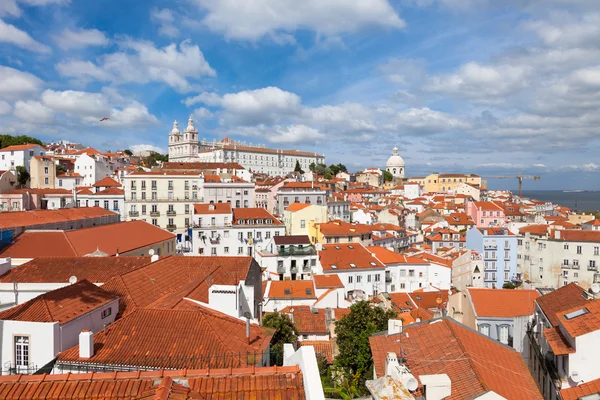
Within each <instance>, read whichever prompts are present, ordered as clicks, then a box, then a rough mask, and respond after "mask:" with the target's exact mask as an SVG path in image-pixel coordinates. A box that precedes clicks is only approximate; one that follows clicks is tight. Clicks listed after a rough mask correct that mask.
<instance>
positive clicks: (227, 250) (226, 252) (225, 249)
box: [215, 247, 229, 254]
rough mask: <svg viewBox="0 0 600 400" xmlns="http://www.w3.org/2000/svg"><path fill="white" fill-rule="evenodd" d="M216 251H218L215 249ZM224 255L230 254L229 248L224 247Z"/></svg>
mask: <svg viewBox="0 0 600 400" xmlns="http://www.w3.org/2000/svg"><path fill="white" fill-rule="evenodd" d="M215 250H216V249H215ZM223 253H225V254H229V247H224V248H223Z"/></svg>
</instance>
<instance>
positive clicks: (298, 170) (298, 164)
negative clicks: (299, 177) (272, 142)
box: [294, 160, 304, 174]
mask: <svg viewBox="0 0 600 400" xmlns="http://www.w3.org/2000/svg"><path fill="white" fill-rule="evenodd" d="M294 171H295V172H300V173H301V174H303V173H304V171H303V170H302V167H301V166H300V161H298V160H296V168H294Z"/></svg>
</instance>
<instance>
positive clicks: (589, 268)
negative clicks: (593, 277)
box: [587, 265, 598, 271]
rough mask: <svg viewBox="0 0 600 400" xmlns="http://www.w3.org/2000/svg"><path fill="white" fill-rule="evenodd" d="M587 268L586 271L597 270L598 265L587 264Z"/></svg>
mask: <svg viewBox="0 0 600 400" xmlns="http://www.w3.org/2000/svg"><path fill="white" fill-rule="evenodd" d="M587 269H588V271H598V267H597V266H595V265H588V267H587Z"/></svg>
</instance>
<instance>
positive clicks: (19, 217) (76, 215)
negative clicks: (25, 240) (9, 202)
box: [0, 207, 118, 229]
mask: <svg viewBox="0 0 600 400" xmlns="http://www.w3.org/2000/svg"><path fill="white" fill-rule="evenodd" d="M116 215H118V214H116V213H114V212H112V211H108V210H105V209H104V208H100V207H82V208H61V209H59V210H32V211H16V212H10V213H0V227H2V228H6V229H9V228H16V227H22V226H36V225H44V224H52V223H56V222H64V221H76V220H82V219H87V218H100V217H106V216H116Z"/></svg>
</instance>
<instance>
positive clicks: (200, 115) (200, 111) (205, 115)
mask: <svg viewBox="0 0 600 400" xmlns="http://www.w3.org/2000/svg"><path fill="white" fill-rule="evenodd" d="M213 116H214V115H213V113H212V112H210V110H208V109H206V108H204V107H200V108H196V109H195V110H194V111H193V112H192V117H193V118H194V119H196V120H203V119H211V118H212V117H213Z"/></svg>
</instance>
